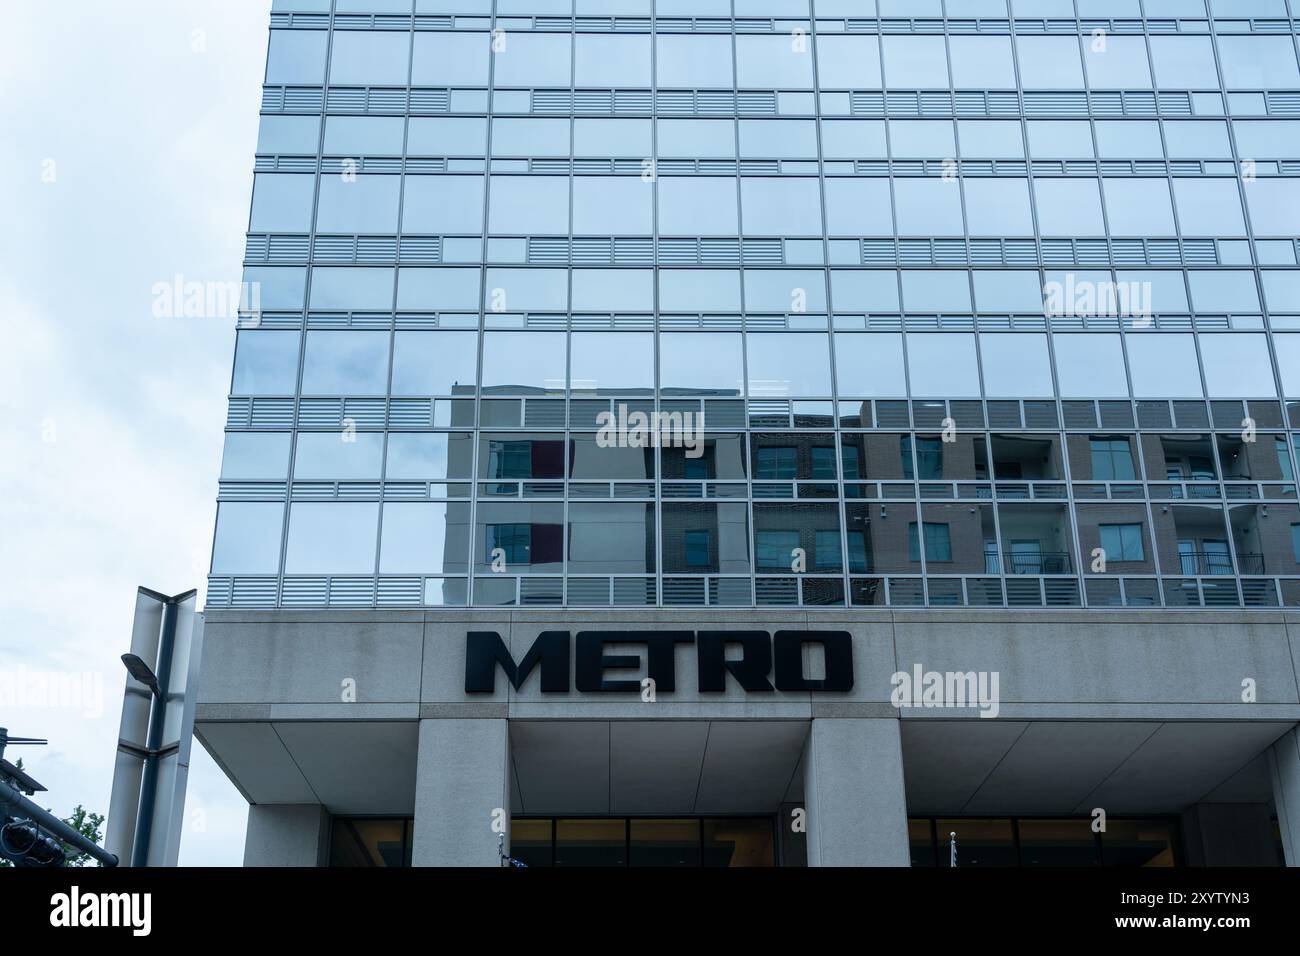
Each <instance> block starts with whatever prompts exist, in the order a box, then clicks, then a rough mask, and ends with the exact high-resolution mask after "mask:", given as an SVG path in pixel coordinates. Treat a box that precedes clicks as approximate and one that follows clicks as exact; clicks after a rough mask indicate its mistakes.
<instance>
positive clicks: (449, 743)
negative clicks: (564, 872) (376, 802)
mask: <svg viewBox="0 0 1300 956" xmlns="http://www.w3.org/2000/svg"><path fill="white" fill-rule="evenodd" d="M509 762H510V731H509V722H508V721H506V720H504V719H483V720H460V719H450V718H448V719H441V718H438V719H429V720H421V721H420V751H419V762H418V764H417V766H416V769H415V835H414V841H413V844H412V851H411V853H412V864H413V865H415V866H500V856H499V854H498V851H497V848H498V843H497V840H498V835H497V834H496V833H495V832H494V831H493V829H492V824H493V813H494V811H500V812H501V813H503V814H504V817H505V821H506V825H507V827H508V826H509V821H510V790H509ZM509 847H510V834H509V831H508V830H507V832H506V849H507V851H508V850H509Z"/></svg>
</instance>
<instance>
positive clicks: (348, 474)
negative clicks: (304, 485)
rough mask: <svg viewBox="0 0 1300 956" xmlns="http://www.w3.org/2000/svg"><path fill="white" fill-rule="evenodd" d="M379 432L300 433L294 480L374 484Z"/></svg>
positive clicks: (379, 453) (379, 460)
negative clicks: (370, 482)
mask: <svg viewBox="0 0 1300 956" xmlns="http://www.w3.org/2000/svg"><path fill="white" fill-rule="evenodd" d="M383 456H384V435H383V433H382V432H349V431H331V432H300V433H299V434H298V447H297V451H296V452H295V453H294V459H293V477H294V480H295V481H297V480H299V479H302V480H304V481H313V480H316V481H378V480H379V473H380V466H381V463H382V460H383Z"/></svg>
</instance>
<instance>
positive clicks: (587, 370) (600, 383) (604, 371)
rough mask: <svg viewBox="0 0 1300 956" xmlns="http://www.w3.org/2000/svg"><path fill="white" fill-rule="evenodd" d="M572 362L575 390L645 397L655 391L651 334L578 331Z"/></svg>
mask: <svg viewBox="0 0 1300 956" xmlns="http://www.w3.org/2000/svg"><path fill="white" fill-rule="evenodd" d="M570 361H571V363H572V372H571V376H572V381H571V385H572V387H573V388H574V389H575V390H577V389H581V390H584V391H595V392H597V393H598V394H601V393H603V394H609V393H618V394H628V393H637V394H641V393H649V392H651V391H652V390H653V389H654V384H655V343H654V334H653V333H651V332H574V333H573V337H572V344H571V359H570Z"/></svg>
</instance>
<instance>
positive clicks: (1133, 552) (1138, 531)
mask: <svg viewBox="0 0 1300 956" xmlns="http://www.w3.org/2000/svg"><path fill="white" fill-rule="evenodd" d="M1097 530H1098V532H1099V533H1100V535H1101V548H1102V551H1104V552H1105V557H1106V560H1107V561H1145V560H1146V559H1147V558H1146V551H1145V549H1144V548H1143V546H1142V525H1140V524H1103V525H1099V526H1098V528H1097Z"/></svg>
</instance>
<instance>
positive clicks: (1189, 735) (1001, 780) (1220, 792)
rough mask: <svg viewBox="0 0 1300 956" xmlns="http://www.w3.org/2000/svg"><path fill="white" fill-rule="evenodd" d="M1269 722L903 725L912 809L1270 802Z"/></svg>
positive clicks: (1161, 807) (1046, 810) (1153, 808)
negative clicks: (1266, 752) (1265, 754)
mask: <svg viewBox="0 0 1300 956" xmlns="http://www.w3.org/2000/svg"><path fill="white" fill-rule="evenodd" d="M1292 726H1293V724H1292V723H1290V722H1269V721H1259V722H1254V721H1233V722H1226V721H1167V722H1160V721H1099V720H1090V721H1050V720H1041V721H1018V720H980V719H972V720H937V719H931V718H925V719H912V720H904V721H903V722H902V740H903V778H904V781H905V786H906V791H907V807H908V812H910V813H913V814H918V815H923V814H954V815H959V814H970V815H972V816H984V815H998V814H1005V815H1033V814H1061V815H1079V814H1083V815H1087V814H1090V813H1091V812H1092V811H1093V810H1094V809H1095V808H1098V807H1101V808H1104V809H1105V810H1106V812H1107V813H1112V814H1123V813H1128V814H1140V813H1164V814H1168V813H1180V812H1182V811H1183V810H1185V809H1186V808H1187V807H1189V806H1192V805H1193V804H1197V803H1215V802H1222V803H1265V802H1268V801H1269V800H1270V799H1271V795H1272V786H1271V783H1270V781H1269V775H1268V766H1267V762H1266V761H1265V759H1264V752H1265V751H1266V750H1267V749H1268V747H1269V745H1271V744H1272V743H1273V742H1274V741H1275V740H1277V738H1279V737H1281V736H1282V735H1283V734H1284V733H1286V732H1287V730H1289V729H1290V728H1291V727H1292Z"/></svg>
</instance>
